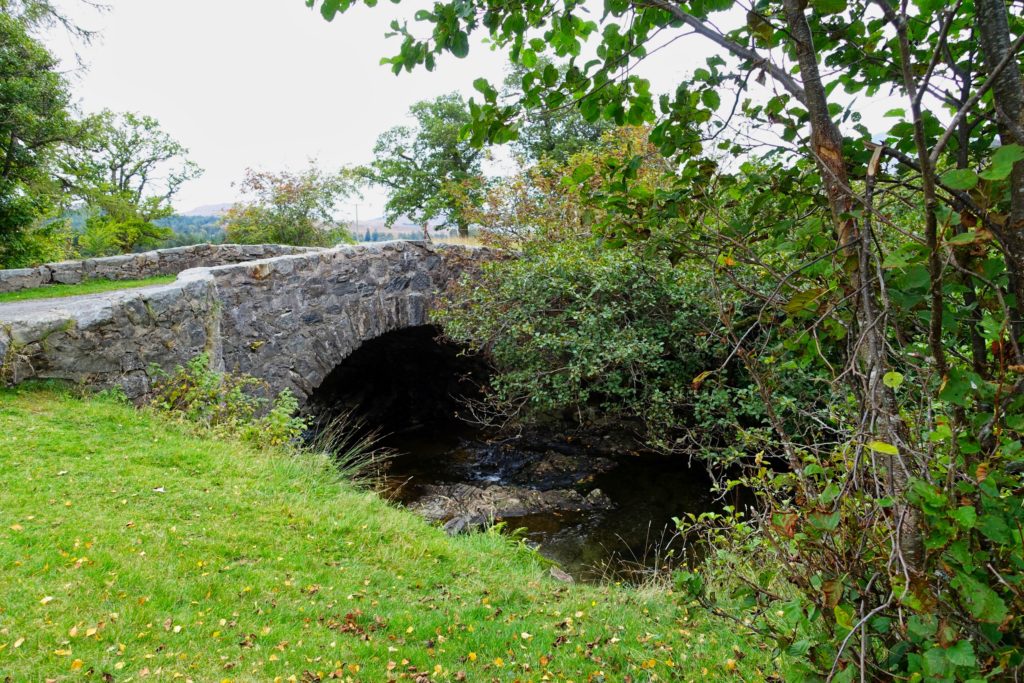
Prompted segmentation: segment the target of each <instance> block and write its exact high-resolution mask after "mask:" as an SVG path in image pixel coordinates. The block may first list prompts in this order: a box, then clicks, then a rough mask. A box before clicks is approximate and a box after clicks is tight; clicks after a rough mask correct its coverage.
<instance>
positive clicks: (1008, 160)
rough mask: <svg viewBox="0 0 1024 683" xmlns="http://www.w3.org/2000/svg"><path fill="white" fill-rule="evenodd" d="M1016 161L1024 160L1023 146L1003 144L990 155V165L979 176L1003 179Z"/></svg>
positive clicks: (989, 178) (987, 178) (988, 178)
mask: <svg viewBox="0 0 1024 683" xmlns="http://www.w3.org/2000/svg"><path fill="white" fill-rule="evenodd" d="M1018 161H1024V147H1021V146H1020V145H1017V144H1013V145H1003V146H1002V147H1000V148H999V149H997V150H996V153H995V154H994V155H992V165H991V166H990V167H989V168H988V170H987V171H985V172H984V173H982V174H981V177H982V178H984V179H985V180H1004V179H1005V178H1007V177H1008V176H1009V175H1010V172H1011V171H1013V165H1014V164H1016V163H1017V162H1018Z"/></svg>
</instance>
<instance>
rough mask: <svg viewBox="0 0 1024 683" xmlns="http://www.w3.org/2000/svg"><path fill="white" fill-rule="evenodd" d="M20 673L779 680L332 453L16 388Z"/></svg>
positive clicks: (733, 645)
mask: <svg viewBox="0 0 1024 683" xmlns="http://www.w3.org/2000/svg"><path fill="white" fill-rule="evenodd" d="M0 584H2V585H3V586H4V600H3V603H2V604H0V680H4V679H5V677H10V679H11V680H43V679H47V678H49V679H56V680H77V679H78V678H80V677H81V678H84V677H85V676H86V674H90V673H91V674H92V677H93V679H96V680H116V681H128V680H142V679H146V680H172V679H180V680H189V679H191V680H196V681H209V680H229V681H269V680H304V681H316V680H325V679H328V678H330V677H334V678H336V679H341V680H352V681H385V680H396V681H397V680H412V681H444V680H467V681H514V680H520V681H540V680H552V681H555V680H557V681H568V680H571V681H577V682H581V681H590V680H593V681H597V680H607V681H625V680H632V681H637V682H639V681H655V680H658V681H686V680H702V681H707V680H738V677H739V676H742V677H743V680H760V679H761V678H763V677H764V675H765V672H764V670H763V669H759V668H758V667H759V666H764V665H765V662H766V660H767V659H768V657H767V655H766V654H765V653H764V651H762V650H761V649H760V648H758V647H756V646H753V645H751V644H749V643H745V642H744V641H743V639H742V638H740V637H739V636H737V635H735V634H734V633H732V632H731V631H730V630H729V629H728V628H727V627H726V626H725V625H724V624H723V623H722V622H719V621H714V622H712V621H709V620H707V619H706V618H704V617H703V616H702V615H701V613H700V612H699V611H695V610H692V609H689V608H687V607H685V606H682V605H680V604H679V603H678V600H677V597H676V596H674V595H672V594H671V592H670V591H668V590H666V589H663V588H647V589H631V588H623V587H617V586H610V585H609V586H579V585H568V584H565V583H561V582H558V581H556V580H554V579H552V578H551V577H550V576H549V569H548V567H546V566H544V565H543V564H542V563H541V561H540V560H539V558H538V557H537V556H536V554H535V553H533V552H532V551H530V550H529V549H527V548H525V547H524V546H522V545H518V544H515V543H514V542H512V541H510V539H508V538H507V537H504V536H502V535H500V534H497V533H479V534H471V535H467V536H461V537H456V538H450V537H448V536H446V535H445V534H444V532H443V531H442V530H440V529H438V528H436V527H433V526H430V525H429V524H427V523H426V522H424V521H422V520H421V519H419V518H418V517H416V516H415V515H413V514H412V513H410V512H407V511H405V510H401V509H398V508H396V507H395V506H393V505H390V504H388V503H386V502H385V501H383V500H381V499H380V498H379V497H378V496H377V495H375V494H373V493H370V492H367V491H365V490H361V489H359V488H358V487H356V486H354V485H353V484H352V483H350V482H346V481H341V480H339V477H338V476H337V475H336V473H335V472H334V470H332V467H331V465H330V463H329V461H328V460H327V459H326V458H324V457H321V456H315V455H311V454H302V455H295V454H294V453H289V452H286V451H256V450H253V449H251V448H247V447H245V446H242V445H240V444H238V443H236V442H232V441H224V440H217V439H212V438H206V437H203V436H197V435H195V434H191V433H189V431H188V430H186V429H185V428H184V427H182V426H180V425H178V424H175V423H172V422H170V421H168V420H166V419H164V418H161V417H159V416H156V415H153V414H151V413H148V412H146V411H138V410H136V409H134V408H132V407H130V406H127V405H123V404H121V403H118V402H117V401H116V400H114V399H111V398H89V399H83V398H79V397H76V396H73V395H71V394H69V393H67V392H63V391H59V390H54V389H45V388H33V389H20V390H10V391H0Z"/></svg>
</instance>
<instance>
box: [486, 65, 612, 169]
mask: <svg viewBox="0 0 1024 683" xmlns="http://www.w3.org/2000/svg"><path fill="white" fill-rule="evenodd" d="M549 65H551V66H553V67H554V68H556V69H557V70H558V73H559V74H561V75H563V76H564V74H565V71H566V70H567V67H566V66H562V67H558V66H556V65H554V64H552V63H551V62H550V60H548V59H546V58H542V57H538V63H537V64H536V65H535V66H534V68H538V69H542V70H543V71H542V73H550V72H549V71H548V69H547V67H548V66H549ZM535 79H536V74H535V72H534V71H533V69H527V68H526V67H524V66H522V65H513V67H512V68H511V69H510V70H509V74H508V76H506V77H505V83H504V95H505V97H506V98H515V99H520V98H521V97H522V96H523V93H524V91H525V90H527V89H529V88H530V86H531V85H532V83H533V81H534V80H535ZM613 127H614V126H612V125H611V124H610V123H609V122H607V121H604V120H601V119H599V120H597V121H587V120H586V119H584V118H583V116H582V115H581V114H580V110H579V108H578V107H574V106H563V107H559V108H557V109H531V110H526V111H524V112H523V117H522V120H521V121H520V123H519V128H518V131H517V136H516V139H515V140H513V141H512V148H513V149H514V150H515V152H516V153H517V154H518V155H519V156H520V157H521V158H522V159H523V161H524V162H525V163H527V164H536V163H538V162H541V161H543V160H545V159H549V160H551V161H553V162H555V163H559V164H563V163H565V162H566V161H567V160H568V159H569V157H571V156H572V155H573V154H576V153H577V152H580V151H582V150H584V149H586V148H587V147H592V146H594V145H597V144H598V143H599V142H600V140H601V136H602V135H604V134H605V133H607V132H608V131H609V130H610V129H612V128H613Z"/></svg>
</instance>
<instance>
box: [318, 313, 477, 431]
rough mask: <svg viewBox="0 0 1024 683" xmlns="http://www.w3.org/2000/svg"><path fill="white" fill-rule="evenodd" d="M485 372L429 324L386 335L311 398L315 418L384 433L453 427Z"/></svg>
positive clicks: (353, 356)
mask: <svg viewBox="0 0 1024 683" xmlns="http://www.w3.org/2000/svg"><path fill="white" fill-rule="evenodd" d="M488 374H489V371H488V366H487V364H486V362H484V361H483V359H481V358H480V357H478V356H472V355H468V354H466V353H465V349H463V348H462V347H460V346H458V345H456V344H453V343H451V342H449V341H447V340H445V339H443V338H442V337H441V333H440V331H439V330H438V328H436V327H434V326H433V325H421V326H417V327H409V328H405V329H400V330H395V331H392V332H387V333H385V334H382V335H381V336H379V337H376V338H374V339H371V340H369V341H366V342H364V343H363V344H362V345H361V346H360V347H359V348H358V349H356V350H355V351H353V352H352V353H351V354H349V355H348V356H347V357H346V358H345V359H344V360H343V361H342V362H341V363H340V364H339V365H338V366H337V367H335V368H334V370H332V371H331V372H330V373H329V374H328V375H327V377H326V378H325V379H324V381H323V382H322V383H321V384H320V386H319V387H317V388H316V389H315V390H313V392H312V394H310V397H309V403H308V411H309V412H310V413H311V414H312V415H314V416H316V417H318V418H330V417H333V416H335V415H340V414H346V413H351V414H352V415H353V416H354V417H357V418H360V419H362V420H364V421H365V423H366V425H367V426H368V427H370V428H372V429H376V430H380V431H381V432H382V433H390V434H401V433H404V432H408V431H413V430H420V429H425V428H427V429H431V430H433V429H444V428H445V427H446V426H450V425H453V424H457V423H458V422H459V417H458V415H459V414H460V413H464V412H465V408H464V400H465V399H466V398H478V397H479V395H480V386H482V384H483V383H484V382H486V380H487V377H488Z"/></svg>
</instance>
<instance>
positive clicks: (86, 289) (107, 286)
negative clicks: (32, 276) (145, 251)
mask: <svg viewBox="0 0 1024 683" xmlns="http://www.w3.org/2000/svg"><path fill="white" fill-rule="evenodd" d="M177 277H178V276H177V275H159V276H157V277H149V278H145V279H143V280H103V279H95V280H85V281H84V282H80V283H78V284H77V285H44V286H42V287H35V288H33V289H22V290H19V291H17V292H4V293H2V294H0V304H5V303H9V302H11V301H29V300H32V299H57V298H63V297H67V296H78V295H79V294H99V293H100V292H111V291H115V290H119V289H135V288H136V287H149V286H150V285H166V284H168V283H171V282H174V280H175V279H176V278H177Z"/></svg>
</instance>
